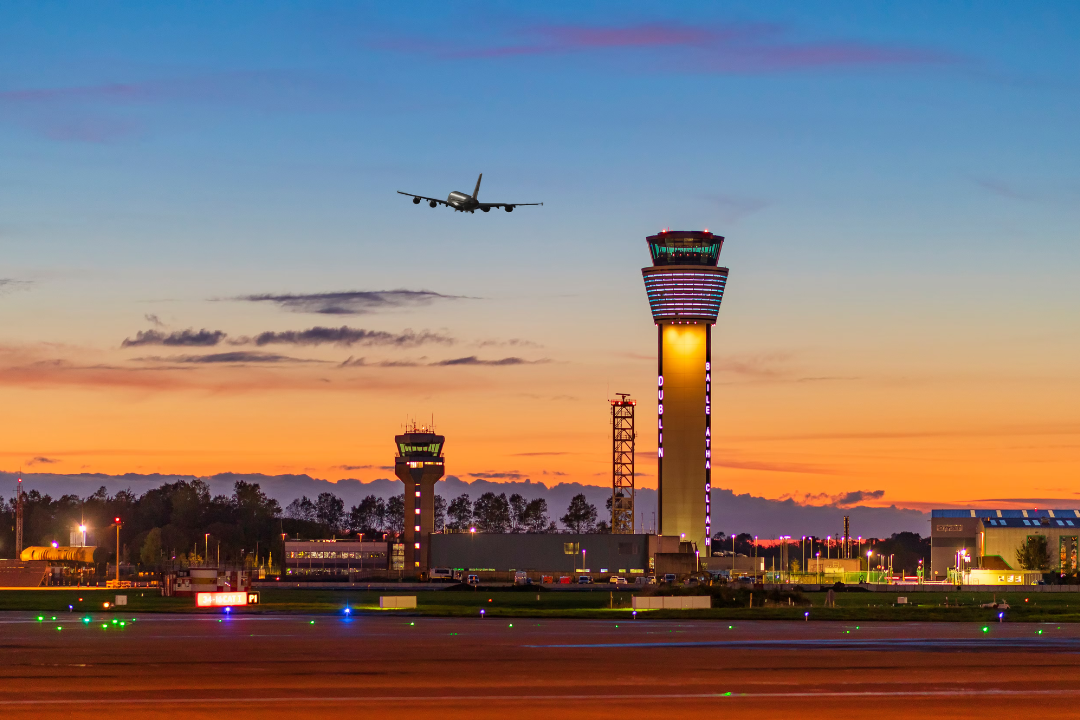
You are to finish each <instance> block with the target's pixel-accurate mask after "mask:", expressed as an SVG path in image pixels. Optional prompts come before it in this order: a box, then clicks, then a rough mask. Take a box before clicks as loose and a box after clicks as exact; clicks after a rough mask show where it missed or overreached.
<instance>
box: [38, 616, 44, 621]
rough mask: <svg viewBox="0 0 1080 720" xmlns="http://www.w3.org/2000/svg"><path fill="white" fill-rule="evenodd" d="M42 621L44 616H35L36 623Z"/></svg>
mask: <svg viewBox="0 0 1080 720" xmlns="http://www.w3.org/2000/svg"><path fill="white" fill-rule="evenodd" d="M44 619H45V616H44V615H38V616H37V620H38V622H41V621H42V620H44Z"/></svg>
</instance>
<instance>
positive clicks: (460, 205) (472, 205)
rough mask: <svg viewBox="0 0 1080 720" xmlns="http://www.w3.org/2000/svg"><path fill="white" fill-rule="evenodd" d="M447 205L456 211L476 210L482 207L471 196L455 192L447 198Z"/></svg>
mask: <svg viewBox="0 0 1080 720" xmlns="http://www.w3.org/2000/svg"><path fill="white" fill-rule="evenodd" d="M446 203H447V204H448V205H450V206H451V207H452V208H454V209H455V210H463V211H468V210H475V209H476V208H477V206H479V205H480V203H478V202H477V201H476V199H475V198H473V197H472V196H471V195H466V194H465V193H463V192H460V191H458V190H455V191H454V192H452V193H450V195H449V196H448V197H447V198H446Z"/></svg>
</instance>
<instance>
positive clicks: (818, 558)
mask: <svg viewBox="0 0 1080 720" xmlns="http://www.w3.org/2000/svg"><path fill="white" fill-rule="evenodd" d="M816 557H817V562H816V563H814V564H815V565H817V568H816V569H817V581H818V585H820V584H821V552H820V551H819V552H818V554H817V555H816Z"/></svg>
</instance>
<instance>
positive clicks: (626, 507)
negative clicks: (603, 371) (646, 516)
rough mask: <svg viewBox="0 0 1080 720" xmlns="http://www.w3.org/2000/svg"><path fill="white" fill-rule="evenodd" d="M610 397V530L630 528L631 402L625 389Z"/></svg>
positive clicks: (624, 531)
mask: <svg viewBox="0 0 1080 720" xmlns="http://www.w3.org/2000/svg"><path fill="white" fill-rule="evenodd" d="M615 394H616V395H618V396H619V398H620V399H619V400H612V401H611V532H612V533H616V534H626V535H629V534H633V532H634V440H635V439H637V433H636V432H635V431H634V406H635V405H637V401H636V400H629V399H628V398H629V395H628V394H627V393H615Z"/></svg>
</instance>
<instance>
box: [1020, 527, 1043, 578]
mask: <svg viewBox="0 0 1080 720" xmlns="http://www.w3.org/2000/svg"><path fill="white" fill-rule="evenodd" d="M1016 562H1017V563H1019V564H1020V567H1021V568H1022V569H1024V570H1046V569H1047V568H1049V567H1050V550H1049V548H1048V547H1047V543H1046V536H1045V535H1028V538H1027V540H1026V541H1024V544H1023V545H1021V546H1020V547H1018V548H1016Z"/></svg>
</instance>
